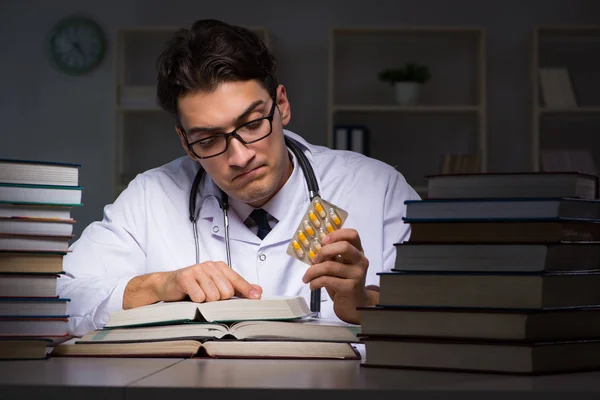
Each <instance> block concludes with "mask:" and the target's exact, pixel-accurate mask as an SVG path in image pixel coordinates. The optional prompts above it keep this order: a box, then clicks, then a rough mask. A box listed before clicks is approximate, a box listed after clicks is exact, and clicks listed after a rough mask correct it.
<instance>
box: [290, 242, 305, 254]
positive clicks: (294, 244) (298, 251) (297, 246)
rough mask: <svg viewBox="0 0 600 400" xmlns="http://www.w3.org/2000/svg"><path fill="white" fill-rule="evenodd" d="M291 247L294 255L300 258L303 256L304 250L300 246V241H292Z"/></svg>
mask: <svg viewBox="0 0 600 400" xmlns="http://www.w3.org/2000/svg"><path fill="white" fill-rule="evenodd" d="M292 247H293V248H294V252H295V253H296V255H297V256H298V257H300V258H303V257H304V250H302V246H300V243H298V242H297V241H295V240H294V241H293V242H292Z"/></svg>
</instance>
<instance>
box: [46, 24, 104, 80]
mask: <svg viewBox="0 0 600 400" xmlns="http://www.w3.org/2000/svg"><path fill="white" fill-rule="evenodd" d="M105 51H106V37H105V35H104V32H103V30H102V28H101V27H100V25H98V24H97V23H96V22H95V21H93V20H91V19H89V18H86V17H78V16H76V17H68V18H65V19H63V20H62V21H60V22H59V23H58V24H57V25H56V26H55V28H54V30H53V31H52V35H51V37H50V52H51V54H52V60H53V61H54V63H55V64H56V66H57V67H58V68H59V69H60V70H61V71H63V72H65V73H67V74H71V75H82V74H86V73H88V72H90V71H91V70H93V69H94V68H96V67H97V66H98V65H99V64H100V62H101V61H102V59H103V58H104V53H105Z"/></svg>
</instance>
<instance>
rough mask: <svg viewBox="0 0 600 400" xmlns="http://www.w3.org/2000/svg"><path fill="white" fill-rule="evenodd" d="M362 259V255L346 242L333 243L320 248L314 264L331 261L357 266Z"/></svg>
mask: <svg viewBox="0 0 600 400" xmlns="http://www.w3.org/2000/svg"><path fill="white" fill-rule="evenodd" d="M339 256H341V257H339ZM362 257H363V254H362V253H361V252H360V251H359V250H358V249H357V248H356V247H354V246H353V245H352V244H351V243H349V242H346V241H343V242H335V243H331V244H328V245H326V246H323V247H321V249H320V250H319V252H318V253H317V255H316V257H315V263H316V264H318V263H321V262H323V261H325V260H332V261H337V262H343V263H346V264H357V263H358V262H359V261H360V260H361V259H362Z"/></svg>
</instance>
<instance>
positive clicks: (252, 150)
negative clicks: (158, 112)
mask: <svg viewBox="0 0 600 400" xmlns="http://www.w3.org/2000/svg"><path fill="white" fill-rule="evenodd" d="M275 101H276V107H275V109H274V115H273V123H272V126H273V128H272V132H271V134H270V135H269V136H267V137H266V138H264V139H262V140H259V141H257V142H254V143H250V144H247V145H244V144H243V143H241V142H240V141H239V140H237V139H236V138H234V137H231V138H230V139H229V145H228V147H227V151H226V152H225V153H223V154H220V155H217V156H215V157H212V158H203V159H198V158H197V157H196V156H195V155H194V154H193V153H192V152H190V151H189V149H188V148H187V145H186V140H185V137H184V136H183V135H187V140H188V142H189V143H192V142H194V141H196V140H198V139H199V138H201V137H206V136H207V132H210V134H211V135H213V134H218V133H228V132H231V131H232V130H234V129H236V128H238V127H239V126H241V125H242V124H244V123H247V122H250V121H252V120H255V119H257V118H261V117H264V116H265V115H268V114H269V111H270V110H271V107H272V104H273V99H272V98H271V96H270V95H269V93H268V92H267V90H266V89H265V88H264V87H263V86H262V85H260V84H259V83H258V82H256V81H254V80H251V81H240V82H226V83H222V84H221V85H219V86H218V87H217V89H216V90H215V91H213V92H210V93H208V92H195V93H190V94H187V95H185V96H184V97H182V98H180V99H179V103H178V106H179V117H180V122H181V125H182V127H183V129H184V132H185V133H184V132H182V131H181V130H180V129H179V128H177V133H178V135H179V137H180V139H181V143H182V145H183V147H184V148H185V150H186V152H187V153H188V155H189V156H190V157H192V158H194V159H196V160H198V161H199V162H200V165H202V167H203V168H204V170H205V171H206V173H207V174H208V175H209V176H210V177H211V178H212V180H213V181H214V182H215V183H216V184H217V185H218V186H219V187H220V188H221V189H222V190H223V191H224V192H225V193H227V194H228V195H229V196H232V197H234V198H236V199H238V200H241V201H243V202H245V203H248V204H250V205H252V206H254V207H260V206H262V205H263V204H265V203H266V202H267V201H268V200H269V199H270V198H271V197H273V196H274V195H275V193H277V191H279V189H281V187H282V186H283V185H284V184H285V182H286V181H287V179H288V178H289V176H290V175H291V172H292V163H291V161H290V159H289V156H288V152H287V148H286V146H285V141H284V136H283V127H284V126H285V125H287V123H288V122H289V120H290V105H289V102H288V100H287V96H286V92H285V88H284V87H283V86H279V87H278V88H277V97H276V99H275Z"/></svg>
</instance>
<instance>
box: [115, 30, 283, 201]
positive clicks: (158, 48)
mask: <svg viewBox="0 0 600 400" xmlns="http://www.w3.org/2000/svg"><path fill="white" fill-rule="evenodd" d="M177 29H178V28H176V27H130V28H124V29H119V30H117V33H116V40H115V43H116V56H115V74H116V79H115V113H116V118H115V121H116V144H115V145H116V165H115V176H114V185H113V187H114V195H115V197H116V196H117V195H118V194H119V193H120V192H121V191H122V190H123V189H125V187H126V186H127V185H128V184H129V182H130V181H131V180H132V179H133V178H134V177H135V175H137V174H138V173H141V172H143V171H146V170H148V169H150V168H154V167H157V166H160V165H162V164H165V163H167V162H169V161H171V160H173V159H175V158H177V157H180V156H183V155H185V152H184V150H183V148H182V147H181V144H180V141H179V138H178V137H177V134H176V133H175V127H174V121H173V119H172V117H171V116H170V115H168V114H167V113H166V112H165V111H163V110H162V109H161V108H160V107H159V106H158V103H157V99H156V60H157V59H158V56H159V55H160V53H161V52H162V50H163V48H164V46H165V45H166V43H167V41H168V40H169V39H170V38H171V37H172V35H173V34H174V33H175V31H176V30H177ZM249 29H251V30H252V31H254V32H255V33H257V34H258V36H259V37H260V38H261V39H262V40H263V41H264V42H265V44H266V45H267V46H268V47H270V46H271V43H270V40H269V35H268V31H267V29H266V28H263V27H250V28H249Z"/></svg>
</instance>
